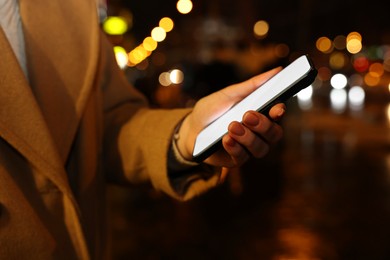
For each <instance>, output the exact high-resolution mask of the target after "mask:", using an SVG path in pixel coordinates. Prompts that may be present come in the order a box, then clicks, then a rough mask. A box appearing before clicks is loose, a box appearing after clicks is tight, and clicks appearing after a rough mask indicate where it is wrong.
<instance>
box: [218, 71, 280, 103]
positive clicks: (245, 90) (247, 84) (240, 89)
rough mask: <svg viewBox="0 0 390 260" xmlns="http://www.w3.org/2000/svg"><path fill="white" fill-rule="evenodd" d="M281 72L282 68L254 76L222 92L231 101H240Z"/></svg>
mask: <svg viewBox="0 0 390 260" xmlns="http://www.w3.org/2000/svg"><path fill="white" fill-rule="evenodd" d="M280 70H281V67H277V68H274V69H272V70H269V71H267V72H264V73H262V74H259V75H257V76H254V77H252V78H250V79H248V80H246V81H243V82H241V83H238V84H234V85H231V86H229V87H227V88H224V89H223V90H222V91H223V93H224V94H225V95H226V96H228V97H229V98H230V99H231V100H235V101H239V100H241V99H243V98H245V97H246V96H248V95H249V94H250V93H252V92H253V91H255V90H256V89H257V88H259V87H260V86H261V85H263V84H264V83H265V82H266V81H268V80H269V79H270V78H272V77H273V76H274V75H275V74H276V73H278V72H279V71H280Z"/></svg>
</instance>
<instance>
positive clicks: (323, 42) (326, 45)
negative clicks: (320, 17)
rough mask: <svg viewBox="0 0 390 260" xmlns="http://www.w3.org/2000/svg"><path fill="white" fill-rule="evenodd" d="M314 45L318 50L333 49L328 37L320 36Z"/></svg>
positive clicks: (327, 50) (329, 50)
mask: <svg viewBox="0 0 390 260" xmlns="http://www.w3.org/2000/svg"><path fill="white" fill-rule="evenodd" d="M316 47H317V49H318V50H319V51H320V52H323V53H329V52H331V51H332V49H333V45H332V41H331V40H330V39H329V38H328V37H325V36H324V37H320V38H318V40H317V41H316Z"/></svg>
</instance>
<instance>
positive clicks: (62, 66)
mask: <svg viewBox="0 0 390 260" xmlns="http://www.w3.org/2000/svg"><path fill="white" fill-rule="evenodd" d="M19 3H20V12H21V16H22V21H23V26H24V35H25V41H26V55H27V62H28V70H29V80H26V78H25V76H24V74H23V72H22V70H21V69H20V66H19V64H18V61H17V59H16V58H15V56H14V54H13V52H12V49H11V47H10V46H9V43H8V41H7V39H6V37H5V35H4V32H3V30H2V29H1V28H0V259H89V258H92V259H100V258H107V257H108V255H109V253H108V251H109V250H108V246H107V245H108V244H109V243H108V241H107V232H106V223H105V222H106V217H105V213H104V212H105V203H104V200H105V194H104V190H105V188H104V187H105V182H106V181H107V179H110V180H112V181H116V182H123V181H126V182H131V183H138V182H143V181H150V182H151V183H152V184H153V186H154V187H155V188H156V189H159V190H163V191H165V192H167V193H168V194H170V195H172V196H173V197H176V198H180V199H188V198H191V197H193V196H194V195H196V194H199V193H201V192H203V191H205V190H207V189H208V188H209V187H212V186H214V185H215V184H216V182H217V179H218V176H216V175H211V176H207V175H204V174H203V173H199V174H198V173H194V174H192V175H191V178H190V180H191V181H188V183H189V185H181V187H187V186H189V189H186V190H185V191H184V192H183V193H181V194H180V195H179V194H178V193H177V192H176V191H175V190H174V189H173V188H172V185H171V181H170V179H169V178H168V177H167V153H168V152H167V151H168V149H169V145H170V143H171V133H172V131H173V129H174V127H175V125H176V124H177V122H179V120H180V119H181V118H182V117H183V116H184V115H185V114H186V113H188V110H171V111H162V110H150V109H147V108H145V106H146V102H145V100H144V98H143V97H142V96H141V95H139V94H138V93H137V92H136V91H135V90H134V89H133V88H131V87H130V86H129V85H128V83H127V81H126V79H125V77H124V76H123V75H122V74H121V71H120V70H119V69H118V68H117V65H116V63H115V60H114V57H113V55H112V47H111V46H110V45H109V44H108V43H107V41H106V40H105V39H104V35H103V34H102V33H101V32H100V28H99V25H98V22H97V14H96V7H95V6H94V1H87V0H67V1H60V0H47V1H44V0H36V1H32V0H19ZM206 176H207V178H206ZM179 179H180V178H179ZM182 179H183V182H186V180H187V179H186V178H182ZM179 186H180V185H179Z"/></svg>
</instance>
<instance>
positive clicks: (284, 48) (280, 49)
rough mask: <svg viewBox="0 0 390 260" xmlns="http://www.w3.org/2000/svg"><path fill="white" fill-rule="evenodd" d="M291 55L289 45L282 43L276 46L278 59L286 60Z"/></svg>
mask: <svg viewBox="0 0 390 260" xmlns="http://www.w3.org/2000/svg"><path fill="white" fill-rule="evenodd" d="M289 53H290V48H289V47H288V45H287V44H284V43H280V44H278V45H276V46H275V55H276V57H278V58H284V57H287V56H288V54H289Z"/></svg>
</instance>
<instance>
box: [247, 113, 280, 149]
mask: <svg viewBox="0 0 390 260" xmlns="http://www.w3.org/2000/svg"><path fill="white" fill-rule="evenodd" d="M243 124H244V125H245V126H246V127H247V128H249V129H250V130H251V131H253V132H254V133H255V134H256V135H258V136H260V137H261V138H262V139H264V141H266V142H267V143H269V144H274V143H276V142H278V141H279V140H280V139H281V138H282V136H283V129H282V127H281V126H280V125H278V124H276V123H275V122H273V121H271V120H270V119H269V118H267V117H266V116H265V115H263V114H261V113H258V112H255V111H248V112H246V113H245V114H244V116H243Z"/></svg>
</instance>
